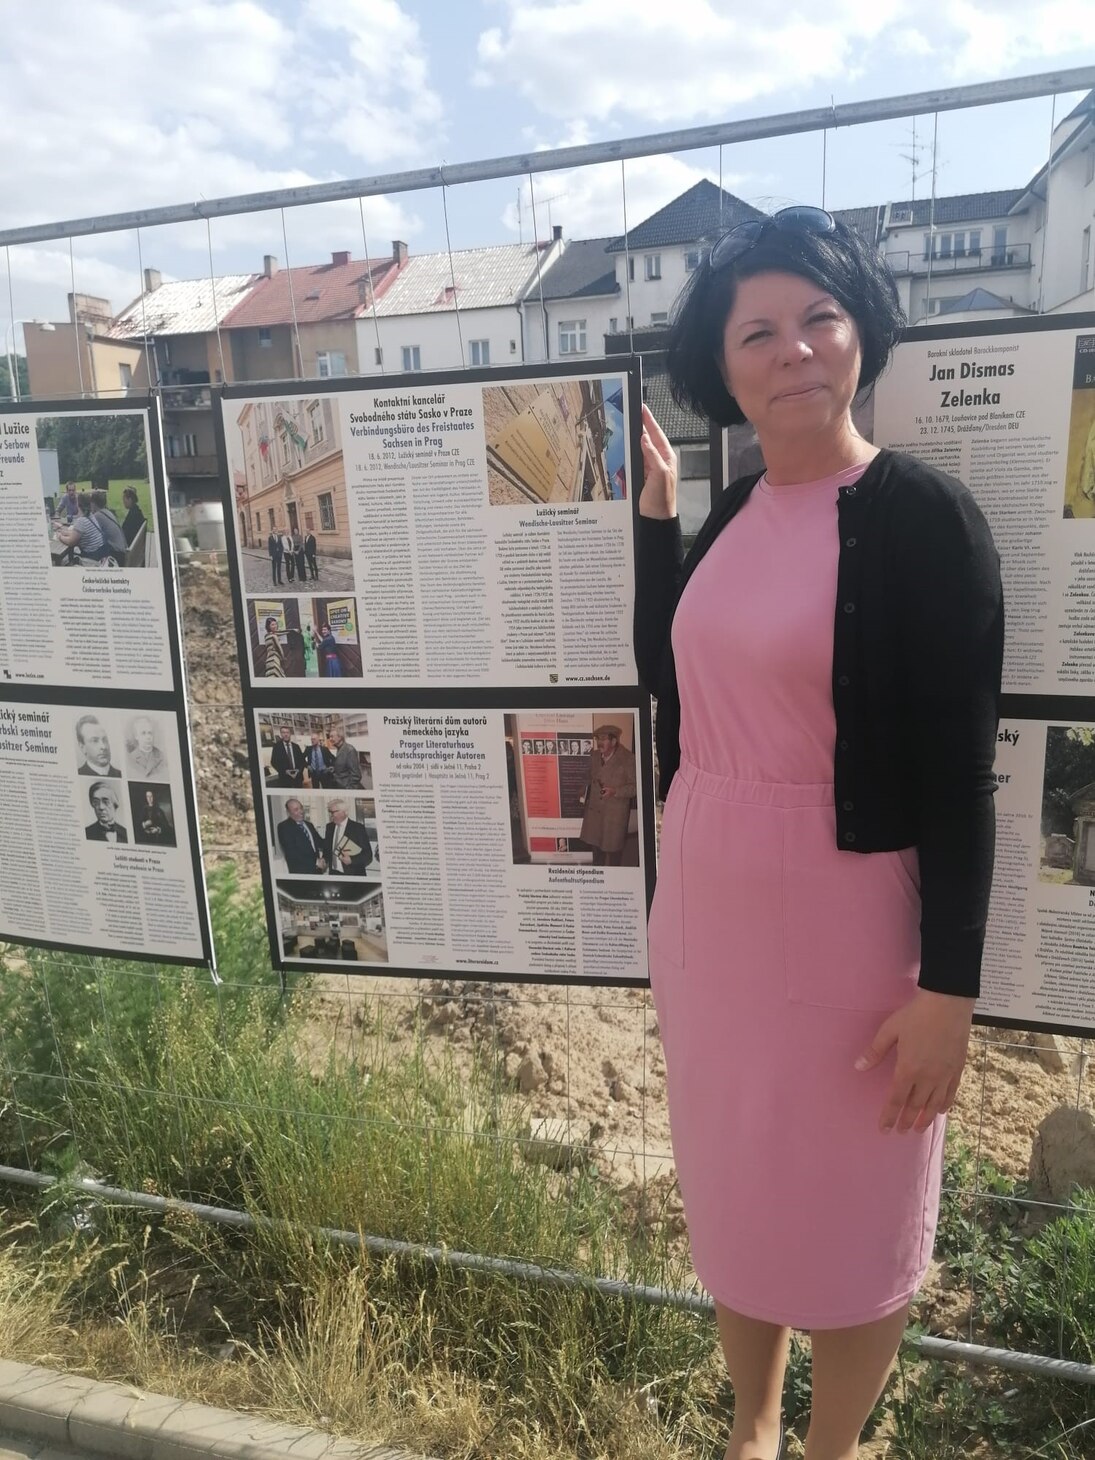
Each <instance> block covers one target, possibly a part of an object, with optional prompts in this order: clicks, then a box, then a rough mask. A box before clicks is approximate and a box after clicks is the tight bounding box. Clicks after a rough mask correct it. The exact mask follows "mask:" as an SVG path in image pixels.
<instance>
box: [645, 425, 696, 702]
mask: <svg viewBox="0 0 1095 1460" xmlns="http://www.w3.org/2000/svg"><path fill="white" fill-rule="evenodd" d="M642 453H643V489H642V493H641V494H640V496H639V532H638V539H637V547H636V561H635V663H636V666H637V668H638V671H639V679H640V680H641V681H642V683H643V685H644V686H645V688H646V689H647V690H648V691H649V692H650V693H651V694H653V695H656V694H657V692H658V681H659V678H660V675H661V666H662V657H663V655H664V652H665V643H666V639H667V638H668V636H669V626H670V623H671V621H672V618H673V608H674V606H675V604H676V601H677V587H678V584H679V582H680V574H681V565H682V564H683V562H684V542H683V539H682V537H681V524H680V518H679V517H678V516H677V456H676V453H675V452H674V450H673V448H672V446H670V444H669V441H668V439H667V437H666V435H665V432H664V431H663V430H662V428H661V427H660V426H659V425H658V423H657V421H656V420H655V419H654V416H653V414H652V413H651V411H650V408H649V407H648V406H645V405H644V406H643V434H642Z"/></svg>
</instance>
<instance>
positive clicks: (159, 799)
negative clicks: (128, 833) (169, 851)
mask: <svg viewBox="0 0 1095 1460" xmlns="http://www.w3.org/2000/svg"><path fill="white" fill-rule="evenodd" d="M129 814H130V817H131V819H132V821H131V824H132V826H133V840H134V841H135V842H136V843H137V844H138V846H142V847H173V846H174V845H175V813H174V811H173V809H172V806H171V787H170V786H164V785H160V784H158V783H150V782H147V781H131V782H130V785H129Z"/></svg>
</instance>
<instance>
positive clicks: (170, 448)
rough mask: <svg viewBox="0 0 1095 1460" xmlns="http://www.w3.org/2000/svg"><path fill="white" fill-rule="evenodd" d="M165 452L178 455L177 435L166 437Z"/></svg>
mask: <svg viewBox="0 0 1095 1460" xmlns="http://www.w3.org/2000/svg"><path fill="white" fill-rule="evenodd" d="M167 454H168V456H178V455H179V438H178V437H177V436H168V438H167Z"/></svg>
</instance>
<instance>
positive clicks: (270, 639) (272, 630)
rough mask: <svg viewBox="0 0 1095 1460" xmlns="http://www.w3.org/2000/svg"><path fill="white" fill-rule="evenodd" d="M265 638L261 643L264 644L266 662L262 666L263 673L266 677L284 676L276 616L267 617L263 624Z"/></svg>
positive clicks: (277, 677)
mask: <svg viewBox="0 0 1095 1460" xmlns="http://www.w3.org/2000/svg"><path fill="white" fill-rule="evenodd" d="M263 629H264V633H265V638H264V640H263V643H264V644H265V646H266V663H265V665H264V666H263V671H262V672H263V674H264V675H265V676H266V678H267V679H284V678H285V656H284V654H283V652H282V648H281V640H280V639H279V638H278V621H277V619H276V618H268V619H267V620H266V623H265V624H264V625H263Z"/></svg>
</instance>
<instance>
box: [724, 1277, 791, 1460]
mask: <svg viewBox="0 0 1095 1460" xmlns="http://www.w3.org/2000/svg"><path fill="white" fill-rule="evenodd" d="M715 1316H716V1317H717V1319H718V1324H719V1338H720V1339H721V1341H722V1352H723V1356H724V1357H725V1359H726V1371H727V1373H728V1374H729V1375H730V1383H731V1384H732V1385H733V1386H734V1427H733V1429H732V1430H731V1431H730V1443H729V1445H727V1447H726V1460H776V1450H777V1449H778V1447H779V1422H780V1411H781V1409H782V1406H783V1374H784V1370H785V1369H786V1368H787V1346H788V1344H789V1342H790V1338H791V1330H790V1329H789V1328H780V1327H779V1326H778V1325H777V1324H775V1323H761V1321H760V1320H759V1319H757V1318H746V1317H745V1316H744V1315H743V1314H741V1313H735V1312H734V1311H733V1309H732V1308H724V1307H723V1305H722V1304H721V1303H716V1304H715Z"/></svg>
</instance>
